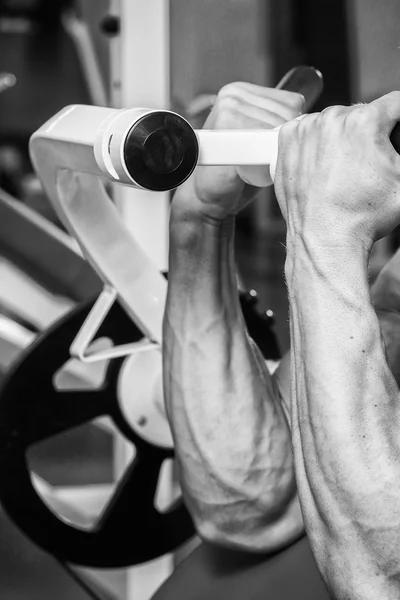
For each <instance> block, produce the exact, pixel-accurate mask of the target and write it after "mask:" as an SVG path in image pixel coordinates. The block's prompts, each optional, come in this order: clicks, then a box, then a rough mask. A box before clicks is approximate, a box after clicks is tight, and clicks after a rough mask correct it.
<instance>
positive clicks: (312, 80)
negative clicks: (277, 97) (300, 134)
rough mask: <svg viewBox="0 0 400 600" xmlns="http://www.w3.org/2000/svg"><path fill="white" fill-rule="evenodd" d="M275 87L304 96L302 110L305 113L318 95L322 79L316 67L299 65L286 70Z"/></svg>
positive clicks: (320, 90)
mask: <svg viewBox="0 0 400 600" xmlns="http://www.w3.org/2000/svg"><path fill="white" fill-rule="evenodd" d="M276 87H277V89H279V90H287V91H288V92H297V93H298V94H301V95H302V96H304V100H305V103H304V107H303V112H305V113H306V112H309V111H310V110H311V108H312V107H313V106H314V104H315V103H316V101H317V100H318V98H319V97H320V95H321V93H322V90H323V87H324V80H323V77H322V73H321V72H320V71H318V69H315V68H314V67H309V66H308V65H300V66H298V67H294V68H293V69H291V70H290V71H288V72H287V73H286V75H284V77H283V78H282V79H281V80H280V82H279V83H278V85H277V86H276Z"/></svg>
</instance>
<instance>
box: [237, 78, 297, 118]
mask: <svg viewBox="0 0 400 600" xmlns="http://www.w3.org/2000/svg"><path fill="white" fill-rule="evenodd" d="M235 87H237V89H240V90H245V91H247V92H250V93H252V94H255V95H256V96H258V97H260V98H265V99H269V100H276V101H277V102H279V103H282V104H286V106H289V107H290V108H292V109H297V108H298V107H299V108H298V110H299V111H302V107H303V104H304V96H303V95H302V94H298V93H297V92H289V91H288V90H282V89H278V88H271V87H265V86H262V85H256V84H255V83H247V82H245V81H238V82H237V83H236V84H235Z"/></svg>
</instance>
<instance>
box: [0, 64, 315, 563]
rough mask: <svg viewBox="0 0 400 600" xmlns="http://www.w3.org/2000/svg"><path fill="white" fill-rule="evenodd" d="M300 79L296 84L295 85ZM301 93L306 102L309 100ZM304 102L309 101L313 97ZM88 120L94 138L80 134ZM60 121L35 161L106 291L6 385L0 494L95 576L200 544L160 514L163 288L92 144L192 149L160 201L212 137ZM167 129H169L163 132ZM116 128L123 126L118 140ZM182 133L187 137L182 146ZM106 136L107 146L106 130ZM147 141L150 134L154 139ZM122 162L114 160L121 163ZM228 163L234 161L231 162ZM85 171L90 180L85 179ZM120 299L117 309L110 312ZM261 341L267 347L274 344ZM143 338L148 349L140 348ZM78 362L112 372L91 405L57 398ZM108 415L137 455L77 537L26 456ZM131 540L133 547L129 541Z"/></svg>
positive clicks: (15, 513) (96, 112) (174, 123)
mask: <svg viewBox="0 0 400 600" xmlns="http://www.w3.org/2000/svg"><path fill="white" fill-rule="evenodd" d="M299 76H300V80H299V79H296V77H297V78H298V77H299ZM304 76H305V79H304ZM310 77H311V81H312V85H311V88H312V90H313V91H314V92H315V88H316V90H317V95H318V93H319V90H320V88H321V77H320V74H319V73H317V72H316V71H315V70H313V69H309V68H299V69H297V70H296V71H295V72H294V73H292V74H291V76H290V77H289V78H286V79H285V80H284V82H283V85H285V87H286V88H288V87H289V85H293V84H294V86H295V88H296V89H302V87H301V85H302V84H303V85H304V82H309V80H310ZM303 92H304V94H305V95H308V94H307V90H305V89H304V90H303ZM309 95H310V98H312V94H311V93H310V94H309ZM82 111H83V112H84V113H85V114H84V121H83V122H84V123H85V124H87V125H88V127H87V129H83V128H82V121H81V118H82V116H83V114H82ZM77 113H79V115H78V114H77ZM62 115H63V116H62V117H61V118H59V117H60V116H61V115H59V116H56V117H55V118H54V119H52V120H51V121H50V122H49V123H48V124H46V125H45V126H43V128H41V129H40V130H39V131H38V132H37V133H36V134H34V136H33V137H32V141H31V152H32V161H33V163H34V165H35V167H36V170H37V172H38V174H39V176H40V177H41V179H42V182H43V184H44V187H45V189H46V191H47V193H48V195H49V197H50V199H51V201H52V203H53V206H54V207H55V208H56V211H57V213H58V215H59V217H60V218H61V219H62V220H63V222H64V225H65V226H66V227H67V229H69V231H70V233H71V234H72V235H73V237H74V238H75V239H77V241H78V242H79V244H80V246H81V248H82V250H83V252H84V254H85V255H86V257H87V258H88V259H89V261H90V262H91V263H92V265H93V266H94V267H95V270H96V272H97V273H98V274H99V275H100V277H101V278H102V280H103V282H104V284H105V288H104V291H103V292H102V293H101V294H100V296H99V299H98V300H97V301H96V302H95V303H94V304H93V301H89V302H86V303H85V304H83V305H80V306H79V307H78V308H77V309H76V310H75V311H73V312H72V313H70V314H68V315H67V316H66V317H65V318H63V319H62V320H61V322H59V323H57V324H56V325H55V326H53V327H52V328H50V330H48V331H47V332H45V334H44V335H43V336H42V337H39V339H38V340H37V341H36V342H35V343H34V344H33V345H32V346H30V348H29V349H28V350H27V351H26V352H25V353H24V354H23V355H22V357H21V358H20V360H19V361H17V363H16V364H15V366H14V368H13V369H12V370H11V372H10V373H9V375H8V377H7V379H6V382H5V384H4V386H3V390H2V396H1V408H0V412H2V411H4V414H5V418H4V420H2V423H1V424H0V430H1V431H0V439H1V440H2V442H1V443H2V445H3V451H2V452H0V456H3V457H4V460H0V472H1V476H0V478H1V479H2V480H3V481H7V480H8V481H9V480H10V476H11V473H12V479H13V481H15V486H14V485H13V486H1V484H0V487H1V489H0V497H1V501H2V504H3V506H4V508H5V509H6V510H7V512H8V513H9V514H10V515H11V516H12V518H13V520H14V521H16V522H17V523H18V524H19V526H20V527H21V528H22V530H23V531H25V533H27V534H28V536H29V537H31V539H33V540H34V541H35V542H36V543H38V544H39V545H40V546H41V547H43V548H45V549H47V550H48V551H50V552H52V553H53V554H55V556H57V557H58V559H59V560H65V561H68V562H71V563H73V564H81V565H86V566H92V567H103V568H104V567H105V568H112V567H122V566H128V565H132V564H138V563H142V562H144V561H148V560H150V559H153V558H156V557H158V556H160V555H163V554H165V553H166V552H170V551H172V550H173V549H174V548H176V547H177V546H178V545H180V544H181V543H183V541H185V540H186V539H188V538H189V537H190V536H191V535H193V526H192V523H191V520H190V518H189V515H188V514H187V511H186V509H185V507H184V506H183V504H182V503H181V502H178V503H175V504H174V505H173V506H172V507H170V508H169V510H168V512H164V513H160V512H159V511H157V510H156V509H155V507H154V496H155V492H156V487H157V483H158V478H159V473H160V469H161V465H162V463H163V462H164V461H165V460H167V459H168V458H171V457H172V456H173V447H172V440H171V436H170V432H169V428H168V424H167V422H166V419H165V415H164V414H163V407H162V390H161V355H160V351H159V346H160V343H161V322H162V316H163V311H164V302H165V294H166V281H165V278H164V276H163V275H162V274H161V272H160V270H159V269H158V268H157V267H156V266H155V264H154V263H153V262H152V261H151V259H150V258H149V257H148V256H147V255H146V253H145V252H144V251H143V250H142V249H141V247H140V246H139V245H138V244H137V243H136V241H135V240H134V238H133V237H132V236H131V235H130V234H129V232H128V231H127V230H126V228H125V227H124V225H123V222H122V219H121V217H120V214H119V212H118V210H117V208H116V207H115V205H114V204H113V203H112V202H111V201H110V198H108V197H107V195H106V193H105V188H104V186H103V183H102V182H100V181H99V180H98V177H99V176H100V177H101V178H104V175H107V173H106V172H105V171H103V170H102V169H100V168H99V166H98V164H97V163H96V162H95V161H94V157H95V154H94V150H93V148H94V144H95V142H96V140H100V146H99V147H100V148H104V139H107V144H106V147H107V148H108V143H109V137H106V138H105V137H103V135H102V134H101V136H99V135H98V134H99V133H100V132H101V131H103V129H104V125H105V121H107V124H108V125H109V126H110V127H113V124H114V125H115V124H117V131H119V133H118V135H120V143H122V144H123V145H124V146H125V145H126V138H127V133H128V132H129V131H131V130H133V134H134V135H133V137H132V136H131V138H130V139H131V140H132V139H133V140H134V144H133V145H134V146H135V143H136V141H135V140H136V134H137V132H138V131H139V135H140V132H142V131H143V126H144V127H145V128H146V127H152V126H154V123H156V126H157V127H159V124H160V122H161V124H162V125H163V127H161V129H156V131H155V134H156V136H155V141H156V142H157V138H158V140H160V139H161V142H162V143H166V144H167V147H168V144H169V140H170V136H171V135H172V140H173V142H175V143H176V140H178V142H179V143H181V139H182V138H183V139H184V141H185V143H186V141H187V144H188V146H187V147H186V146H184V147H183V148H181V149H180V152H183V153H186V148H188V149H189V152H188V154H189V158H190V167H189V168H186V169H185V172H184V176H183V178H182V179H180V180H179V181H178V183H177V182H176V179H175V180H174V183H173V185H171V184H169V185H168V186H163V187H164V190H163V191H165V190H166V189H171V188H172V187H176V185H177V184H180V183H182V181H183V179H185V178H186V177H187V176H188V175H189V174H190V172H191V171H192V170H193V168H194V167H195V165H196V163H197V161H198V157H199V156H201V151H199V145H200V149H201V144H202V138H201V136H202V135H204V138H205V139H206V138H207V137H209V136H210V135H211V136H212V135H213V134H212V132H194V131H193V130H192V129H191V127H190V125H189V124H188V123H187V121H185V120H184V119H183V118H182V117H180V116H179V115H176V114H174V113H172V112H170V111H139V114H138V111H136V110H134V111H132V110H128V111H126V110H115V109H104V108H99V107H73V108H72V109H68V108H67V109H65V110H64V111H62ZM72 115H73V116H74V118H75V117H78V119H77V120H75V121H74V122H73V121H71V118H68V117H71V116H72ZM154 116H155V117H156V120H155V121H154ZM64 117H66V118H67V120H64ZM93 117H94V119H93ZM160 118H161V121H160ZM166 118H167V120H166V122H167V125H168V127H164V124H165V119H166ZM121 119H122V120H123V121H124V124H123V126H122V128H121V126H120V127H119V129H118V123H119V124H121ZM132 119H134V120H133V123H132ZM132 124H133V125H134V126H133V127H132ZM135 124H136V125H135ZM99 130H100V131H99ZM182 130H183V132H184V133H185V134H187V137H185V136H182V135H181V132H182ZM104 131H105V132H106V136H110V129H109V128H106V129H104ZM151 134H152V132H151V131H150V133H149V134H148V135H147V137H149V135H150V137H151ZM265 134H267V136H268V138H271V139H272V144H271V147H272V150H271V156H272V153H273V152H275V153H276V139H277V138H276V136H277V134H276V132H270V133H268V132H255V133H254V132H253V133H251V132H247V133H246V134H245V135H246V137H247V141H249V138H250V142H251V138H252V136H254V137H255V138H256V139H257V138H258V137H259V136H260V135H261V136H262V137H263V138H264V137H265ZM174 136H176V137H174ZM179 136H180V137H179ZM226 136H227V138H228V142H229V141H230V138H232V137H233V138H234V137H235V136H233V134H232V133H231V132H227V133H226ZM113 137H114V135H113ZM217 137H218V138H219V141H218V140H217V139H216V140H215V141H216V146H213V144H211V145H210V143H209V141H208V148H209V149H208V152H209V158H208V159H207V161H208V163H209V164H210V163H211V164H212V163H213V162H214V163H215V161H216V160H217V161H218V160H219V159H218V158H217V159H216V158H215V149H216V148H217V149H218V148H219V152H220V155H221V156H222V157H223V156H224V144H226V140H225V142H224V139H223V137H222V138H221V137H220V136H219V135H218V136H217ZM239 137H241V136H239ZM199 138H200V144H199V142H198V139H199ZM101 140H103V141H101ZM122 140H123V141H122ZM206 141H207V139H206ZM218 144H219V146H218ZM144 146H146V144H144ZM151 148H153V149H154V150H155V151H156V155H155V157H156V159H157V158H158V157H159V156H160V153H159V149H160V143H159V141H158V142H157V143H156V144H154V140H153V142H152V144H151V145H150V149H151ZM178 150H179V145H178ZM258 150H259V151H260V152H261V157H259V158H254V157H252V158H251V161H250V162H251V163H253V164H254V162H255V164H259V165H262V164H263V163H268V162H270V159H269V158H268V157H266V155H265V153H264V149H263V146H262V144H260V145H259V146H258ZM210 152H211V154H210ZM236 152H238V153H239V154H240V155H241V157H242V158H241V159H240V160H241V161H242V162H243V163H245V164H248V162H249V161H248V159H247V158H246V153H244V152H243V149H241V146H240V145H237V146H236ZM147 153H148V147H146V148H145V150H144V156H146V157H147ZM119 154H120V153H119V152H118V151H117V153H116V156H118V155H119ZM77 157H79V162H77V160H76V158H77ZM139 158H140V157H139ZM161 159H162V154H161ZM99 160H100V164H103V163H102V161H103V162H104V161H106V162H107V164H108V165H109V166H108V168H109V169H111V174H110V173H108V177H109V179H111V180H112V181H117V180H118V177H116V176H115V173H117V175H118V172H117V169H119V170H120V172H121V174H122V172H123V171H121V168H120V167H117V169H115V166H114V167H113V166H112V164H111V163H110V162H109V159H108V156H107V154H105V155H103V158H101V155H100V159H99ZM222 160H225V161H227V159H226V158H225V159H222ZM232 160H233V162H234V163H236V162H237V160H238V158H237V156H233V157H232V156H231V158H230V161H231V162H232ZM151 161H153V162H154V157H153V156H152V155H151V153H150V164H153V163H152V162H151ZM135 162H136V161H134V163H135ZM228 162H229V161H228ZM110 165H111V166H110ZM161 166H162V165H161ZM167 168H169V167H168V165H167ZM73 169H74V170H73ZM78 169H79V170H80V171H82V170H84V171H86V173H83V174H82V173H80V172H79V171H78ZM113 169H115V170H113ZM159 170H160V165H159V164H158V165H157V164H156V167H155V172H154V179H155V181H156V185H157V187H158V189H160V186H159V185H158V184H157V181H158V180H159V175H161V176H163V174H162V173H161V174H160V173H159ZM125 177H126V179H125V183H127V176H126V175H125ZM150 181H151V179H150ZM130 183H132V182H130ZM137 183H138V182H137V181H135V184H136V185H137ZM142 187H144V186H142ZM148 201H149V202H151V201H152V200H151V199H148ZM93 219H95V221H93ZM99 219H100V221H99ZM94 222H96V223H97V226H96V228H94V227H93V223H94ZM98 234H99V237H98ZM103 235H105V237H102V236H103ZM125 256H129V257H130V260H129V262H128V263H127V264H126V263H125V262H124V260H123V257H125ZM121 267H122V270H121ZM127 283H128V287H126V284H127ZM116 299H118V303H115V300H116ZM243 306H244V311H246V307H245V305H244V304H243ZM248 310H249V308H247V311H248ZM247 314H248V318H247V321H248V327H249V331H250V333H252V331H253V332H254V335H255V337H256V336H257V333H256V332H257V331H258V332H260V324H259V323H258V324H256V326H253V327H252V326H251V324H250V321H251V319H250V317H249V313H247ZM264 327H265V324H264ZM99 337H101V338H107V339H111V340H112V342H113V344H112V346H111V347H106V348H102V349H101V350H96V351H91V343H92V340H95V339H97V338H99ZM262 337H264V343H265V338H266V337H268V334H265V335H264V336H262ZM144 338H147V340H146V341H145V342H143V339H144ZM261 343H262V342H261ZM71 356H75V357H78V358H79V359H80V361H81V362H96V361H105V360H109V361H111V362H110V366H109V368H108V371H107V377H106V380H105V382H103V384H102V386H101V388H100V389H98V390H96V391H95V392H93V393H88V392H84V393H77V392H65V391H62V390H61V391H60V390H56V389H55V388H54V387H53V380H54V376H55V373H56V372H57V371H58V370H59V369H60V368H61V367H62V366H63V365H64V364H65V363H66V362H67V361H68V359H69V358H70V357H71ZM127 356H128V358H125V360H124V357H127ZM266 358H269V359H271V360H273V359H276V358H278V353H277V349H276V347H275V348H274V347H273V346H271V344H270V345H269V355H268V354H267V352H266ZM37 365H40V366H41V368H40V369H38V368H37ZM149 374H151V375H150V377H149ZM28 389H29V390H35V392H36V394H35V395H36V398H37V402H35V403H30V402H27V398H28ZM21 402H22V404H21ZM104 415H108V416H109V417H111V419H112V421H113V423H114V425H115V426H116V427H118V428H119V429H120V431H121V432H122V433H123V434H124V435H125V437H126V438H127V439H128V440H130V441H131V442H133V444H134V445H135V448H136V454H135V457H134V460H133V461H132V463H131V466H130V467H129V468H128V470H127V471H126V474H125V476H124V477H123V479H122V480H121V482H120V483H119V484H118V488H117V492H116V493H115V494H114V496H113V498H112V499H111V501H110V502H109V503H108V505H107V507H106V509H105V511H104V512H103V514H102V516H101V518H100V521H99V522H97V524H96V527H95V528H94V529H92V530H90V531H89V530H87V529H84V530H82V529H79V528H76V527H72V526H71V525H70V524H68V523H65V521H63V520H62V519H60V518H58V517H57V516H56V515H55V514H54V509H55V508H56V506H57V504H60V502H61V501H60V498H59V497H56V496H55V495H54V494H52V498H51V500H52V502H53V510H52V509H51V507H50V508H49V507H48V506H47V505H46V503H45V502H44V501H43V500H42V499H41V497H40V495H39V492H40V491H42V492H43V489H44V484H43V482H39V483H38V481H37V479H36V480H33V481H32V477H31V474H30V472H29V469H28V467H27V464H26V460H25V456H26V452H27V449H28V447H29V446H30V445H31V444H32V443H35V442H37V441H39V440H40V439H43V438H46V437H48V436H53V435H55V434H57V433H59V432H60V431H63V430H66V429H69V428H72V427H74V426H76V425H78V424H79V423H82V422H85V421H88V420H91V419H94V418H98V417H100V416H104ZM28 430H29V431H28ZM11 431H14V432H15V431H19V433H20V434H21V435H17V436H15V435H14V436H12V437H13V439H12V438H10V436H9V435H8V433H9V432H11ZM17 438H18V440H17ZM11 446H12V448H11ZM138 490H140V492H139V493H138ZM44 491H45V492H46V490H44ZM47 495H48V494H47ZM47 499H48V500H49V498H47ZM48 503H49V502H48ZM50 505H51V501H50ZM128 532H131V535H127V533H128ZM133 540H134V541H133Z"/></svg>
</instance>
